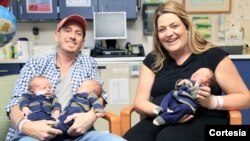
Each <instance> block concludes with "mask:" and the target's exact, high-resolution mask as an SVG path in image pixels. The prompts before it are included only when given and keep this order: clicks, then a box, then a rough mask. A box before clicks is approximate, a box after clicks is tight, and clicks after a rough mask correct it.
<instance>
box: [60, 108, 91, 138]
mask: <svg viewBox="0 0 250 141" xmlns="http://www.w3.org/2000/svg"><path fill="white" fill-rule="evenodd" d="M72 120H74V123H73V125H72V126H71V127H70V128H69V129H68V131H67V132H68V134H70V135H71V136H78V135H81V134H84V133H86V132H87V131H88V130H89V129H90V127H92V126H93V124H94V122H95V121H96V114H95V112H94V110H93V108H92V109H91V110H90V111H89V112H87V113H75V114H73V115H70V116H68V117H67V118H66V120H65V121H64V123H68V122H70V121H72Z"/></svg>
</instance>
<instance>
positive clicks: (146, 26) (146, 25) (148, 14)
mask: <svg viewBox="0 0 250 141" xmlns="http://www.w3.org/2000/svg"><path fill="white" fill-rule="evenodd" d="M160 4H161V3H144V4H143V7H142V19H143V34H144V35H152V33H153V30H154V13H155V9H156V8H157V7H158V6H159V5H160Z"/></svg>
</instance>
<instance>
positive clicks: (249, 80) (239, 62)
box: [233, 59, 250, 125]
mask: <svg viewBox="0 0 250 141" xmlns="http://www.w3.org/2000/svg"><path fill="white" fill-rule="evenodd" d="M233 62H234V64H235V66H236V67H237V70H238V72H239V74H240V75H241V78H242V79H243V81H244V82H245V84H246V85H247V87H248V89H249V90H250V73H249V72H250V65H249V64H250V59H233ZM241 113H242V120H243V121H242V122H243V124H248V125H249V124H250V118H249V117H250V109H244V110H241Z"/></svg>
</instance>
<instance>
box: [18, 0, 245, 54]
mask: <svg viewBox="0 0 250 141" xmlns="http://www.w3.org/2000/svg"><path fill="white" fill-rule="evenodd" d="M237 2H238V3H239V2H241V3H243V2H248V1H247V0H245V1H244V0H232V12H231V13H230V14H225V20H237V18H236V17H237V13H239V12H240V11H239V10H238V9H236V8H235V6H238V5H236V3H237ZM248 3H250V2H248ZM243 10H244V9H243ZM243 12H244V11H243ZM141 15H142V14H141V10H140V11H139V13H138V19H137V20H136V21H133V22H132V21H130V22H128V38H127V40H120V41H118V43H119V44H120V46H121V47H124V46H125V44H126V42H131V43H132V44H143V45H144V48H145V50H146V52H149V51H150V50H151V46H152V36H144V35H143V26H142V25H143V24H142V16H141ZM192 16H194V15H190V18H191V17H192ZM195 16H210V17H211V19H212V37H211V39H209V40H210V41H212V42H213V43H215V44H218V43H221V40H219V39H218V26H219V24H218V20H219V14H207V15H205V14H203V15H195ZM237 21H239V22H240V25H241V26H242V27H244V30H245V38H244V39H245V42H246V43H249V44H250V19H248V20H237ZM88 25H89V26H88V29H87V36H86V43H85V46H87V47H94V43H95V41H94V40H93V32H92V31H93V23H92V22H88ZM34 26H37V27H38V28H39V29H40V34H39V38H38V39H36V38H35V37H34V36H33V34H32V27H34ZM55 28H56V23H55V22H54V23H53V22H52V23H18V24H17V33H16V36H15V38H14V40H13V41H15V40H16V39H17V38H18V37H27V38H29V40H30V41H32V42H33V43H34V44H35V45H51V44H55V42H54V37H53V35H54V30H55Z"/></svg>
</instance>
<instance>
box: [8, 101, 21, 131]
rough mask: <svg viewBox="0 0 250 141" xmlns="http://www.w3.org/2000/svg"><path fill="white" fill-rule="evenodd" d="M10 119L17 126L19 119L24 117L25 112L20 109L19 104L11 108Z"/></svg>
mask: <svg viewBox="0 0 250 141" xmlns="http://www.w3.org/2000/svg"><path fill="white" fill-rule="evenodd" d="M9 116H10V120H11V123H12V124H13V125H14V126H15V127H16V125H17V124H18V122H19V120H20V119H21V118H24V115H23V112H22V111H21V110H20V108H19V106H18V105H15V106H13V107H12V108H11V111H10V114H9Z"/></svg>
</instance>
